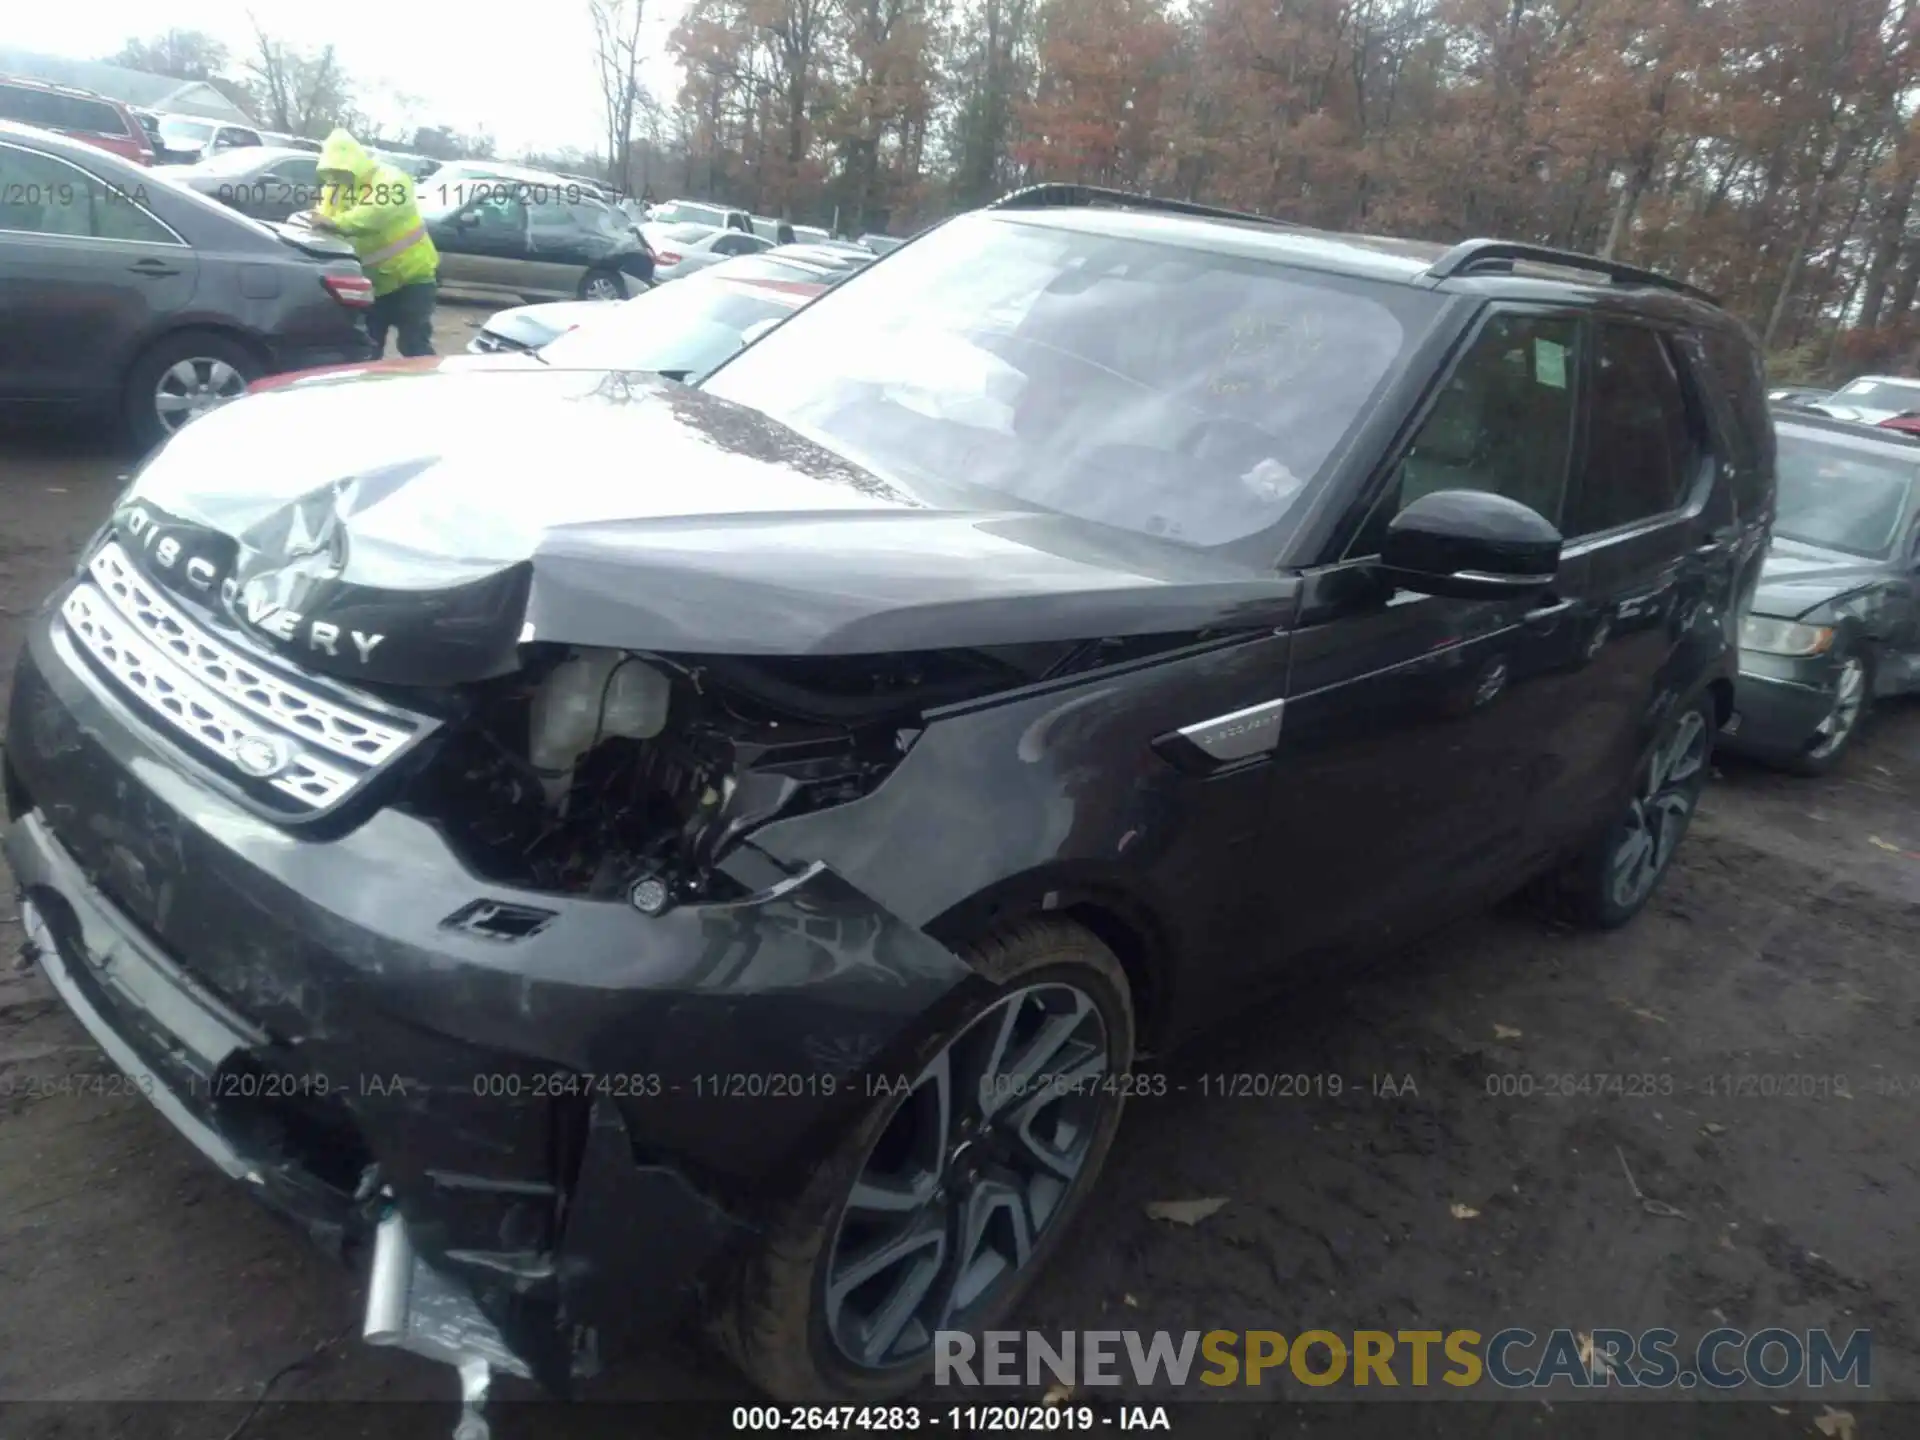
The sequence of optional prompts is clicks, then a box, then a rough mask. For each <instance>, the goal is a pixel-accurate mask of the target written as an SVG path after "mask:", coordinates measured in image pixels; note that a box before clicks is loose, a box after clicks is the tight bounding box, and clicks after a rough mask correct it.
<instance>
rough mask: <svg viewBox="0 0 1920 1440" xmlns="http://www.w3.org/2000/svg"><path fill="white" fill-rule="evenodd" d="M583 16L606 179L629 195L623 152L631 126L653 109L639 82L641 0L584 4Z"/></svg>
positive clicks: (629, 167)
mask: <svg viewBox="0 0 1920 1440" xmlns="http://www.w3.org/2000/svg"><path fill="white" fill-rule="evenodd" d="M587 13H588V14H589V15H591V16H592V18H593V48H594V61H595V63H596V65H597V66H598V67H599V74H600V99H601V103H602V105H603V106H604V110H605V120H606V127H607V130H606V136H607V174H608V176H609V177H611V179H612V181H613V183H614V184H615V185H616V186H618V187H619V188H620V189H621V190H622V191H623V192H631V191H632V189H633V176H632V174H631V170H632V165H631V160H630V156H629V153H628V152H629V150H630V148H631V146H632V144H633V129H634V122H635V121H636V120H638V119H641V118H644V117H645V116H646V115H647V114H648V113H649V112H650V111H652V110H654V108H655V106H654V102H653V97H652V96H650V95H648V94H647V87H646V85H645V83H644V82H643V81H642V80H641V79H640V64H641V61H642V59H643V56H642V53H641V48H640V36H641V32H642V29H643V27H644V26H645V24H646V0H587Z"/></svg>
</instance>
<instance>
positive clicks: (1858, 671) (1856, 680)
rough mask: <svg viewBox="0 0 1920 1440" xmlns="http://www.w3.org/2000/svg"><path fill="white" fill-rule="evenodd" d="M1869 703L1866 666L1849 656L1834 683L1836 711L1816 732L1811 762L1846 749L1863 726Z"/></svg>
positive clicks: (1810, 754) (1853, 656) (1811, 750)
mask: <svg viewBox="0 0 1920 1440" xmlns="http://www.w3.org/2000/svg"><path fill="white" fill-rule="evenodd" d="M1866 703H1867V665H1866V662H1865V661H1864V660H1862V659H1861V658H1860V657H1859V656H1858V655H1849V656H1848V657H1847V659H1846V663H1845V664H1843V665H1842V666H1841V667H1840V678H1839V679H1838V680H1836V681H1835V682H1834V687H1833V708H1832V709H1831V710H1829V711H1828V712H1827V718H1826V719H1824V720H1822V721H1821V722H1820V724H1819V725H1818V726H1817V727H1816V728H1815V729H1814V732H1813V733H1814V734H1815V735H1817V736H1818V737H1819V739H1817V740H1815V741H1814V743H1813V745H1812V746H1811V747H1810V748H1809V749H1808V751H1807V755H1808V758H1810V759H1814V760H1824V759H1826V758H1827V757H1828V756H1829V755H1832V754H1833V753H1834V752H1835V751H1837V750H1839V748H1840V747H1841V746H1842V745H1845V744H1846V743H1847V741H1848V739H1849V738H1850V737H1851V736H1852V735H1853V732H1854V728H1855V727H1856V726H1857V725H1859V723H1860V713H1861V711H1862V710H1864V709H1865V708H1866Z"/></svg>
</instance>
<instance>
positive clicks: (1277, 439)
mask: <svg viewBox="0 0 1920 1440" xmlns="http://www.w3.org/2000/svg"><path fill="white" fill-rule="evenodd" d="M1436 308H1437V302H1436V300H1435V299H1434V297H1432V296H1431V295H1428V294H1426V293H1425V292H1422V291H1417V290H1414V289H1413V288H1411V287H1406V286H1393V285H1386V284H1376V283H1372V282H1368V281H1363V280H1357V279H1353V278H1349V277H1341V276H1332V275H1321V274H1316V273H1311V272H1307V271H1302V270H1296V269H1289V268H1283V267H1281V266H1278V265H1275V264H1272V263H1269V262H1266V261H1262V260H1252V259H1242V258H1239V257H1236V256H1231V255H1222V254H1217V253H1213V252H1210V251H1202V250H1196V249H1188V248H1186V247H1183V246H1174V245H1166V244H1158V243H1153V242H1148V241H1140V240H1128V239H1116V238H1113V237H1111V236H1106V235H1097V234H1087V233H1082V232H1080V231H1078V230H1074V229H1068V228H1064V227H1062V228H1056V227H1055V226H1053V225H1051V224H1049V223H1046V222H1044V221H1037V222H1036V221H1030V220H1026V219H1020V220H1010V219H1007V218H1004V217H1000V216H992V215H969V216H963V217H961V218H960V219H958V220H954V221H950V222H948V223H947V224H945V225H942V226H941V227H939V228H938V229H936V230H934V231H931V232H930V233H928V234H927V235H925V236H923V237H922V238H921V239H920V240H918V241H917V242H916V243H915V244H914V245H913V246H912V247H911V248H910V249H909V250H902V251H901V252H900V253H899V254H898V255H896V256H894V257H893V258H892V259H890V260H889V261H888V262H887V263H886V264H885V265H876V266H873V267H871V268H869V269H865V270H862V271H860V272H858V273H856V274H854V275H853V276H851V277H849V278H848V279H847V280H846V281H845V283H844V284H842V285H840V286H838V287H836V288H835V289H834V291H833V292H832V293H831V295H829V296H827V297H826V298H824V299H823V300H822V301H821V302H820V303H819V304H817V305H814V306H811V307H809V308H808V310H807V311H805V312H804V313H802V314H800V315H796V316H795V317H794V318H793V321H792V322H791V323H790V324H787V325H783V326H781V327H780V329H779V330H777V331H775V332H774V333H773V334H772V335H770V336H768V337H767V339H766V341H764V342H763V343H761V344H757V345H754V346H753V347H751V348H750V349H748V350H746V351H745V352H743V353H742V354H741V355H740V356H739V357H738V358H737V359H735V360H733V361H731V362H729V363H728V364H727V365H725V366H723V367H722V368H721V369H720V370H719V371H718V372H717V373H716V374H715V375H714V376H713V377H712V379H711V380H710V381H709V382H708V385H707V388H708V389H710V390H712V391H713V392H714V393H715V394H718V395H722V396H724V397H726V398H727V399H729V400H735V401H738V402H740V403H742V404H745V405H749V406H752V407H753V408H755V409H757V410H761V411H764V412H765V413H767V414H769V415H771V416H773V417H774V418H775V419H777V420H781V421H784V422H786V423H787V424H789V425H791V426H792V427H793V428H794V429H796V430H798V431H800V432H801V433H802V434H805V435H807V436H808V437H809V438H811V439H814V440H816V441H818V442H819V443H822V444H825V445H827V446H829V447H830V448H833V449H836V450H839V451H841V452H843V453H845V454H847V455H848V456H849V457H850V458H852V459H854V460H857V461H858V462H860V463H861V464H863V465H866V466H867V467H868V468H870V469H872V470H875V471H877V472H878V473H879V474H880V475H881V476H883V477H886V478H892V479H894V480H895V481H896V482H898V483H905V484H908V485H911V483H912V481H913V480H914V479H916V478H917V479H919V480H921V481H926V482H933V483H934V484H936V485H944V486H946V487H948V488H951V489H953V490H956V491H959V492H966V491H970V490H971V491H977V490H979V489H985V490H988V491H990V492H994V493H996V494H997V495H998V496H1000V497H1003V498H1004V499H1005V500H1007V501H1011V502H1012V503H1014V504H1015V505H1018V506H1021V507H1023V508H1029V509H1038V510H1051V511H1058V512H1062V513H1065V514H1069V515H1075V516H1079V517H1081V518H1083V519H1088V520H1094V521H1098V522H1101V523H1104V524H1108V525H1114V526H1119V527H1122V528H1125V529H1128V530H1134V531H1138V532H1141V533H1143V534H1148V535H1157V536H1164V537H1166V538H1168V539H1171V540H1178V541H1183V542H1185V543H1188V544H1192V545H1202V546H1219V545H1228V544H1231V543H1233V542H1234V541H1237V540H1241V539H1244V538H1247V537H1249V536H1252V535H1254V534H1255V533H1257V532H1260V531H1264V530H1267V529H1269V528H1271V527H1273V526H1275V525H1278V524H1280V523H1282V522H1283V521H1284V520H1286V519H1287V518H1288V516H1289V515H1290V514H1293V515H1297V514H1298V506H1299V504H1300V502H1301V501H1302V499H1303V498H1304V497H1305V496H1306V495H1307V493H1308V492H1309V491H1310V489H1311V488H1312V486H1313V485H1314V484H1315V483H1316V481H1318V479H1319V478H1320V476H1321V473H1322V471H1323V470H1324V469H1325V468H1326V466H1327V462H1328V460H1329V458H1330V457H1331V456H1332V455H1333V454H1334V453H1335V451H1336V449H1337V448H1338V447H1339V445H1340V443H1341V441H1342V440H1343V439H1344V438H1345V437H1346V435H1347V433H1348V432H1349V431H1350V430H1351V429H1352V428H1353V426H1354V424H1355V423H1356V421H1357V420H1358V419H1359V418H1360V417H1361V415H1362V414H1363V413H1364V412H1365V411H1366V409H1367V407H1368V405H1369V403H1370V402H1371V401H1372V399H1373V397H1374V394H1375V392H1376V391H1377V390H1378V388H1379V387H1380V384H1381V382H1382V380H1383V379H1384V378H1385V377H1386V376H1387V374H1388V373H1389V371H1390V370H1391V369H1392V367H1393V364H1394V361H1395V359H1396V358H1397V357H1398V356H1399V355H1400V354H1401V353H1402V352H1403V350H1404V349H1405V348H1406V347H1407V346H1408V345H1409V344H1410V343H1411V337H1410V336H1409V334H1408V331H1409V329H1416V330H1417V329H1418V328H1419V326H1420V325H1421V324H1422V323H1423V321H1424V320H1425V319H1426V318H1427V317H1430V316H1431V315H1432V314H1433V313H1434V310H1435V309H1436ZM1402 317H1406V323H1405V324H1403V321H1402ZM1263 548H1264V547H1263ZM1269 558H1270V556H1269Z"/></svg>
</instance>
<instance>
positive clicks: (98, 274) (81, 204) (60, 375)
mask: <svg viewBox="0 0 1920 1440" xmlns="http://www.w3.org/2000/svg"><path fill="white" fill-rule="evenodd" d="M372 303H373V286H372V285H371V283H369V281H368V280H367V277H366V276H365V275H364V274H363V273H362V272H361V269H360V265H359V262H358V261H356V260H355V259H354V258H353V250H352V248H351V247H350V246H349V245H348V244H347V242H346V241H344V240H342V239H340V238H339V237H338V236H325V235H319V234H316V233H314V232H311V231H302V230H298V229H295V228H294V227H292V226H280V227H273V226H269V225H265V224H262V223H260V222H259V221H256V220H249V219H248V218H246V217H245V216H243V215H240V214H237V213H235V212H234V211H232V210H229V209H227V208H226V207H225V206H223V205H221V204H220V203H219V202H218V201H215V200H211V199H209V198H207V197H206V196H204V195H201V194H199V193H198V192H196V191H194V190H190V189H188V188H187V187H185V186H182V185H177V184H175V183H173V182H172V181H169V180H166V179H162V178H156V177H155V176H154V175H153V174H152V173H151V172H150V171H148V170H146V169H144V168H142V167H141V166H138V165H133V164H130V163H129V162H127V161H125V160H122V159H120V158H119V157H118V156H117V155H109V154H108V153H107V152H106V151H104V150H99V149H96V148H94V147H93V146H91V145H86V144H82V143H81V142H80V141H78V140H68V139H66V138H64V137H62V136H59V135H54V134H50V133H49V132H47V131H45V130H36V129H34V128H32V127H30V126H26V125H14V124H11V123H7V122H0V404H4V405H8V406H12V407H20V406H26V407H31V408H33V409H35V410H38V411H46V410H50V409H54V408H56V407H65V408H73V409H79V410H93V411H106V412H117V413H118V414H119V415H120V416H122V417H123V418H124V420H125V422H126V424H127V426H128V428H129V429H130V430H131V431H132V432H133V435H134V437H135V438H136V439H137V440H138V441H139V442H140V443H141V444H142V445H143V446H147V445H152V444H154V443H156V442H158V441H160V440H162V439H165V438H166V437H167V436H168V435H170V434H172V433H173V432H174V431H175V430H177V429H179V428H180V426H182V425H184V424H185V423H186V422H187V421H189V420H191V419H192V418H193V417H194V416H196V415H199V414H201V413H203V412H205V411H206V410H209V409H211V408H212V407H214V406H216V405H219V404H223V403H225V402H226V401H228V400H231V399H234V398H236V397H238V396H240V395H243V394H245V393H246V388H247V384H248V382H249V381H251V380H253V379H255V378H257V377H258V376H261V375H267V374H271V373H273V372H275V371H279V370H301V369H306V368H308V367H311V366H315V365H335V364H342V363H345V362H348V361H354V360H363V359H365V358H367V357H368V356H369V355H370V354H372V347H371V346H370V345H369V344H368V343H367V331H366V325H365V321H364V318H363V317H364V316H365V314H366V311H367V308H368V307H369V306H371V305H372Z"/></svg>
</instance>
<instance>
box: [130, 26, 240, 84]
mask: <svg viewBox="0 0 1920 1440" xmlns="http://www.w3.org/2000/svg"><path fill="white" fill-rule="evenodd" d="M109 63H111V64H114V65H125V66H127V67H128V68H129V69H133V70H145V71H147V72H148V73H149V74H153V75H171V76H173V78H174V79H176V80H212V79H214V78H215V77H217V76H218V75H219V74H220V72H221V71H223V70H225V69H226V68H227V47H226V46H224V45H222V44H221V43H220V42H219V41H218V40H216V39H214V38H213V37H212V36H211V35H209V34H207V33H206V32H205V31H204V30H169V31H167V32H166V33H165V34H163V35H156V36H154V37H153V39H151V40H129V41H127V43H126V44H124V45H122V46H121V47H120V51H119V53H118V54H116V55H115V56H113V58H112V60H111V61H110V62H109Z"/></svg>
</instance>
